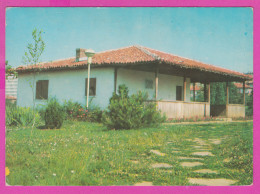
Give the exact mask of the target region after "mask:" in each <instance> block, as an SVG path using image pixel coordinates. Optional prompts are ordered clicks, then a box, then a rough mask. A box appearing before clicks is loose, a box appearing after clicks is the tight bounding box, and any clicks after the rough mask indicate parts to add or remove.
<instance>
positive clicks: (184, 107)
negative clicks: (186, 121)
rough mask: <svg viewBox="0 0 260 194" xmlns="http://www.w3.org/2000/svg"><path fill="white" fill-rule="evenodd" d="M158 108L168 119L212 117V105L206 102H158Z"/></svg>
mask: <svg viewBox="0 0 260 194" xmlns="http://www.w3.org/2000/svg"><path fill="white" fill-rule="evenodd" d="M156 103H157V108H158V109H159V110H161V112H162V113H165V114H166V117H167V118H190V117H205V116H207V117H208V116H210V105H209V103H205V102H183V101H157V102H156Z"/></svg>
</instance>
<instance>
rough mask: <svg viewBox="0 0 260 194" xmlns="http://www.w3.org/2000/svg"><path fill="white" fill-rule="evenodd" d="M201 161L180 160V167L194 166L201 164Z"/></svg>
mask: <svg viewBox="0 0 260 194" xmlns="http://www.w3.org/2000/svg"><path fill="white" fill-rule="evenodd" d="M201 165H203V163H201V162H182V163H181V166H182V167H194V166H201Z"/></svg>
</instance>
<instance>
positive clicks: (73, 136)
mask: <svg viewBox="0 0 260 194" xmlns="http://www.w3.org/2000/svg"><path fill="white" fill-rule="evenodd" d="M195 138H199V139H200V140H203V141H204V142H205V143H206V144H207V146H206V148H207V149H208V150H210V152H211V153H212V154H213V155H214V156H196V158H203V159H204V160H203V165H201V166H196V167H193V168H187V167H182V166H181V162H188V161H197V162H202V161H201V160H198V159H193V160H191V159H186V160H180V159H179V158H178V157H180V156H181V157H195V156H192V153H193V152H196V151H198V150H196V148H195V147H193V146H200V145H199V144H198V143H196V142H194V141H193V140H194V139H195ZM210 139H218V140H221V143H220V144H214V143H211V141H210ZM151 150H158V151H160V152H161V153H164V154H165V155H164V156H160V155H156V154H154V153H152V152H151ZM176 150H178V151H179V152H174V151H176ZM252 157H253V123H252V122H243V123H242V122H241V123H226V124H208V125H162V126H160V127H157V128H146V129H138V130H119V131H114V130H110V131H108V130H106V129H105V128H104V127H103V125H101V124H97V123H86V122H73V121H67V122H66V123H65V124H64V125H63V127H62V128H61V129H58V130H40V129H37V128H36V129H33V130H31V129H30V128H25V129H19V128H18V129H13V130H8V131H7V133H6V166H7V167H8V168H9V170H10V174H9V175H8V176H7V183H8V184H10V185H134V184H136V183H139V182H142V181H147V182H152V184H153V185H192V184H191V183H189V182H188V178H194V177H196V178H199V177H202V178H227V179H232V180H236V181H237V182H236V183H235V185H250V184H252V180H253V164H252V160H253V159H252ZM155 163H167V164H169V165H171V166H172V167H171V168H152V167H151V166H152V165H153V164H155ZM198 169H211V170H214V171H217V172H218V173H217V174H201V173H195V172H193V171H194V170H198Z"/></svg>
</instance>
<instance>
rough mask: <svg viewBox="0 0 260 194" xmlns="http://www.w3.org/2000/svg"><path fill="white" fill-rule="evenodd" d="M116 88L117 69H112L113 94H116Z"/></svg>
mask: <svg viewBox="0 0 260 194" xmlns="http://www.w3.org/2000/svg"><path fill="white" fill-rule="evenodd" d="M116 87H117V67H115V69H114V92H115V93H116Z"/></svg>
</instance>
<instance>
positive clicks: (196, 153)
mask: <svg viewBox="0 0 260 194" xmlns="http://www.w3.org/2000/svg"><path fill="white" fill-rule="evenodd" d="M192 155H195V156H214V155H213V154H212V153H211V152H193V153H192Z"/></svg>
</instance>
